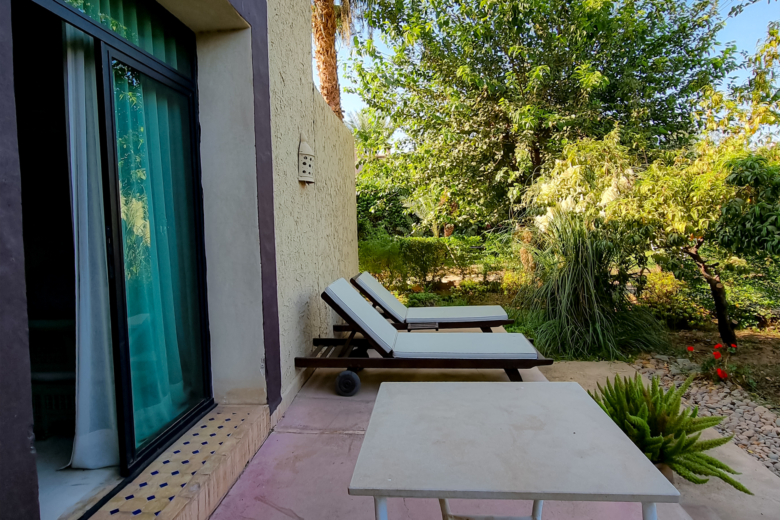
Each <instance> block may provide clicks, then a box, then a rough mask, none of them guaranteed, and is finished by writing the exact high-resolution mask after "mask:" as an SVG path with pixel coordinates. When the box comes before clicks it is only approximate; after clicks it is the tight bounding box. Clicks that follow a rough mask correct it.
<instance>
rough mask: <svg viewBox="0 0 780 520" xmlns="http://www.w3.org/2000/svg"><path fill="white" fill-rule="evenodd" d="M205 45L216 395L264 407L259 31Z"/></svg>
mask: <svg viewBox="0 0 780 520" xmlns="http://www.w3.org/2000/svg"><path fill="white" fill-rule="evenodd" d="M197 44H198V90H199V102H200V125H201V148H200V152H201V168H202V180H203V206H204V207H203V211H204V222H205V230H204V235H205V240H206V259H207V269H208V271H207V274H208V297H209V298H208V300H209V325H210V329H211V360H212V362H211V363H212V381H213V385H214V399H215V400H216V402H218V403H222V404H264V403H265V402H266V387H265V375H264V370H263V363H264V348H263V321H262V319H261V317H262V315H263V298H262V281H261V262H260V243H259V240H260V237H259V232H258V219H257V177H256V156H255V132H254V111H253V110H247V107H252V106H253V99H254V92H253V81H252V47H251V46H252V35H251V30H250V29H243V30H236V31H219V32H208V33H199V34H198V35H197Z"/></svg>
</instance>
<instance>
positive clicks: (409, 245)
mask: <svg viewBox="0 0 780 520" xmlns="http://www.w3.org/2000/svg"><path fill="white" fill-rule="evenodd" d="M399 246H400V250H399V252H400V256H401V261H402V262H403V263H404V265H405V266H406V268H407V269H408V272H409V275H410V276H411V277H412V278H413V279H415V281H416V282H417V283H419V284H420V285H423V286H424V285H427V284H429V283H431V282H433V281H435V280H439V279H441V276H442V274H443V272H444V264H445V261H446V259H447V246H446V244H445V242H444V240H442V239H438V238H423V237H404V238H401V239H399Z"/></svg>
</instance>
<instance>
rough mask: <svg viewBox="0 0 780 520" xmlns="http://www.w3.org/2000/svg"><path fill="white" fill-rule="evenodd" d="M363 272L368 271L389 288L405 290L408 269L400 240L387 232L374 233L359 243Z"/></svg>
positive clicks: (359, 256)
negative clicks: (402, 254)
mask: <svg viewBox="0 0 780 520" xmlns="http://www.w3.org/2000/svg"><path fill="white" fill-rule="evenodd" d="M358 258H359V264H360V270H361V271H368V272H369V273H371V274H372V275H374V276H375V277H376V278H377V279H378V280H379V281H380V282H381V283H383V284H384V285H385V286H386V287H388V288H397V289H405V288H406V283H407V278H408V269H407V266H406V264H405V263H404V261H403V259H402V258H401V245H400V242H399V241H398V240H396V239H395V238H393V237H391V236H390V235H388V234H387V233H385V232H377V233H374V234H373V235H372V236H371V237H370V238H367V239H364V240H360V241H359V242H358Z"/></svg>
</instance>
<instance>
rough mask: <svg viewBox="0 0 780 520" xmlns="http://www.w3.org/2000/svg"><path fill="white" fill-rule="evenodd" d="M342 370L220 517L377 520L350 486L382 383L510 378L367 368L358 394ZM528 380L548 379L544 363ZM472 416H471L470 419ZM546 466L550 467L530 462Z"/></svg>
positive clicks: (491, 505) (615, 519) (430, 504)
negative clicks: (339, 383) (339, 381)
mask: <svg viewBox="0 0 780 520" xmlns="http://www.w3.org/2000/svg"><path fill="white" fill-rule="evenodd" d="M337 372H338V371H337V370H325V369H319V370H317V372H316V373H315V374H314V375H313V376H312V377H311V379H309V381H308V382H307V383H306V385H305V386H304V387H303V389H302V390H301V391H300V393H299V394H298V395H297V397H296V398H295V400H294V401H293V403H292V405H291V406H290V408H289V409H288V410H287V413H286V414H285V416H284V418H283V419H282V420H281V421H280V422H279V424H278V426H277V427H276V429H275V430H274V432H273V433H272V434H271V435H270V436H269V437H268V439H267V440H266V441H265V443H264V444H263V446H262V448H260V451H259V452H258V453H257V455H255V457H254V459H253V460H252V461H251V462H250V463H249V465H248V466H247V468H246V470H245V471H244V473H243V474H242V475H241V477H240V478H239V480H238V482H237V483H236V484H235V486H233V488H232V489H231V490H230V492H229V493H228V495H227V496H226V497H225V499H224V500H223V502H222V504H221V505H220V506H219V507H218V509H217V510H216V511H215V513H214V514H213V515H212V519H215V520H236V519H241V520H245V519H258V520H259V519H263V520H288V519H295V520H326V519H333V520H336V519H338V520H353V519H354V520H358V519H361V520H370V519H373V518H374V506H373V499H372V498H370V497H351V496H349V495H348V494H347V487H348V485H349V481H350V478H351V477H352V471H353V469H354V466H355V462H356V461H357V456H358V453H359V451H360V446H361V443H362V441H363V433H364V432H365V429H366V427H367V426H368V421H369V418H370V416H371V411H372V409H373V406H374V399H375V397H376V393H377V391H378V389H379V384H380V383H381V382H384V381H507V378H506V375H505V374H504V373H503V371H501V370H463V371H457V370H453V371H431V370H404V371H393V370H367V371H364V372H362V373H361V380H362V385H363V386H362V388H361V390H360V392H359V393H358V394H357V395H356V396H354V397H339V396H337V395H336V393H335V391H334V390H333V384H334V377H335V374H336V373H337ZM521 373H522V375H523V379H524V380H525V381H545V380H546V379H545V378H544V376H543V375H542V374H541V372H539V371H538V370H536V369H533V370H526V371H523V370H521ZM464 420H468V418H467V417H464ZM528 471H544V468H528ZM451 503H452V510H453V512H455V513H458V514H482V515H486V514H493V515H513V516H518V515H529V514H530V513H531V502H530V501H529V502H508V501H467V500H453V501H452V502H451ZM388 504H389V513H390V518H391V519H393V520H401V519H408V520H412V519H413V520H423V519H427V520H432V519H436V518H441V512H440V509H439V505H438V502H437V501H436V500H430V499H400V498H399V499H392V498H391V499H389V500H388ZM658 516H659V519H663V520H690V518H691V517H690V516H688V514H687V513H686V512H685V511H684V510H683V509H682V508H681V507H680V506H678V505H677V504H659V507H658ZM543 518H544V519H545V520H564V519H566V520H574V519H577V520H590V519H593V520H596V519H598V520H634V519H636V520H640V519H641V518H642V513H641V505H640V504H637V503H623V504H621V503H601V502H553V501H547V502H545V505H544V516H543Z"/></svg>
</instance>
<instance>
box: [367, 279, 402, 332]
mask: <svg viewBox="0 0 780 520" xmlns="http://www.w3.org/2000/svg"><path fill="white" fill-rule="evenodd" d="M355 281H356V282H357V283H358V285H360V288H361V289H363V290H364V291H365V292H366V294H368V295H369V296H371V298H373V299H374V301H377V302H379V303H381V304H382V307H383V308H384V309H385V310H386V311H387V312H389V313H390V314H392V315H393V318H394V319H395V320H396V321H397V322H398V323H404V320H405V319H406V313H407V308H406V305H404V304H403V303H401V302H400V301H398V298H396V297H395V296H394V295H393V293H391V292H390V291H388V290H387V289H385V286H384V285H382V284H381V283H379V281H378V280H377V279H376V278H374V277H373V276H371V274H370V273H368V272H363V273H360V274H359V275H358V276H356V277H355Z"/></svg>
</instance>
